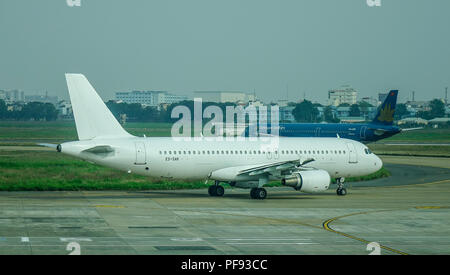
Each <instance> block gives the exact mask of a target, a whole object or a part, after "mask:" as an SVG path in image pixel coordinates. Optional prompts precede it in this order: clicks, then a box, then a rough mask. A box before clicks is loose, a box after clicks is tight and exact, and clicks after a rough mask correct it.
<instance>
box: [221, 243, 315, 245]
mask: <svg viewBox="0 0 450 275" xmlns="http://www.w3.org/2000/svg"><path fill="white" fill-rule="evenodd" d="M226 244H227V245H310V244H318V243H226Z"/></svg>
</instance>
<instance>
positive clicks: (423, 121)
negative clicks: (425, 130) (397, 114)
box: [397, 117, 428, 125]
mask: <svg viewBox="0 0 450 275" xmlns="http://www.w3.org/2000/svg"><path fill="white" fill-rule="evenodd" d="M397 124H398V125H402V124H422V125H427V124H428V120H426V119H423V118H419V117H408V118H404V119H401V120H399V121H398V122H397Z"/></svg>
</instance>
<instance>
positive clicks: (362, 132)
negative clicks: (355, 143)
mask: <svg viewBox="0 0 450 275" xmlns="http://www.w3.org/2000/svg"><path fill="white" fill-rule="evenodd" d="M366 130H367V127H366V126H363V127H361V140H365V139H366Z"/></svg>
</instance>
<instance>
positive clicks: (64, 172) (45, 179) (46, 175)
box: [0, 151, 389, 191]
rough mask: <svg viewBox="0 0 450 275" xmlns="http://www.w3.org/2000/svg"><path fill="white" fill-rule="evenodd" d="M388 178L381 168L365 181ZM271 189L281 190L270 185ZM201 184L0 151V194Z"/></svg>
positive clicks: (193, 186)
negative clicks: (152, 177)
mask: <svg viewBox="0 0 450 275" xmlns="http://www.w3.org/2000/svg"><path fill="white" fill-rule="evenodd" d="M386 176H389V172H388V171H387V170H385V169H384V168H383V169H382V170H380V171H378V172H377V173H374V174H372V175H369V176H366V177H360V178H357V179H356V178H355V179H353V178H350V179H347V181H356V180H357V181H362V180H371V179H375V178H379V177H386ZM271 186H281V184H279V183H271V184H269V185H268V187H271ZM207 187H208V185H205V184H204V182H203V181H173V180H171V181H169V180H159V179H158V180H155V179H150V178H148V177H143V176H139V175H133V174H131V175H130V174H127V173H125V172H122V171H118V170H113V169H109V168H105V167H101V166H98V165H93V164H90V163H88V162H84V161H80V160H76V159H73V158H71V157H68V156H64V155H62V154H57V153H53V152H34V151H28V152H25V151H0V191H79V190H175V189H202V188H207Z"/></svg>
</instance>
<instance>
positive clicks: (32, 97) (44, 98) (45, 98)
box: [25, 95, 59, 106]
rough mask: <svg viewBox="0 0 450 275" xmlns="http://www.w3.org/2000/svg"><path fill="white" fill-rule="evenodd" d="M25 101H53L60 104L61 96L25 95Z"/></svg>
mask: <svg viewBox="0 0 450 275" xmlns="http://www.w3.org/2000/svg"><path fill="white" fill-rule="evenodd" d="M25 102H26V103H29V102H42V103H51V104H53V105H55V106H56V105H58V102H59V97H58V96H48V95H27V96H25Z"/></svg>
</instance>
